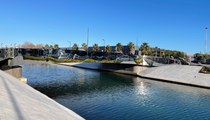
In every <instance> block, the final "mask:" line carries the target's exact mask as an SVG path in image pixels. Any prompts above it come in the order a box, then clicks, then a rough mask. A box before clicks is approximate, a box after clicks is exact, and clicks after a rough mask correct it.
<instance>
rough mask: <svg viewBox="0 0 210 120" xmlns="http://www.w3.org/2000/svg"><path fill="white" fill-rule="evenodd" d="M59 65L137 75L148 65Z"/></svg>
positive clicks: (85, 63)
mask: <svg viewBox="0 0 210 120" xmlns="http://www.w3.org/2000/svg"><path fill="white" fill-rule="evenodd" d="M60 64H61V65H67V66H73V67H80V68H85V69H93V70H103V71H110V72H116V73H123V74H129V75H138V73H139V72H141V71H144V70H145V69H147V68H148V67H145V66H139V65H135V64H117V63H88V62H84V63H60Z"/></svg>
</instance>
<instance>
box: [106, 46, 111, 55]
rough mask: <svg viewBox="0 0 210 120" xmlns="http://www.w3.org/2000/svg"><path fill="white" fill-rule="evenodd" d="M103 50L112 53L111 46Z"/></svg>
mask: <svg viewBox="0 0 210 120" xmlns="http://www.w3.org/2000/svg"><path fill="white" fill-rule="evenodd" d="M105 49H106V51H105V52H106V53H111V52H112V47H111V46H109V45H107V46H106V47H105Z"/></svg>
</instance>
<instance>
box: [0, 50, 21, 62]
mask: <svg viewBox="0 0 210 120" xmlns="http://www.w3.org/2000/svg"><path fill="white" fill-rule="evenodd" d="M17 55H18V49H16V48H14V47H5V48H0V61H1V60H4V59H8V58H15V57H16V56H17Z"/></svg>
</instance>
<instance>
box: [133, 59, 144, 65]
mask: <svg viewBox="0 0 210 120" xmlns="http://www.w3.org/2000/svg"><path fill="white" fill-rule="evenodd" d="M135 62H136V64H138V65H139V64H140V63H142V62H143V60H142V59H137V60H135Z"/></svg>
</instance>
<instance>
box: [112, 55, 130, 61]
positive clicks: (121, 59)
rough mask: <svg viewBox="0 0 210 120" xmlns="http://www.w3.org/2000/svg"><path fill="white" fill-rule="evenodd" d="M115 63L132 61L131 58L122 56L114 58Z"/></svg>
mask: <svg viewBox="0 0 210 120" xmlns="http://www.w3.org/2000/svg"><path fill="white" fill-rule="evenodd" d="M116 60H117V61H130V60H133V58H131V57H129V56H128V55H122V56H119V57H117V58H116Z"/></svg>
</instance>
